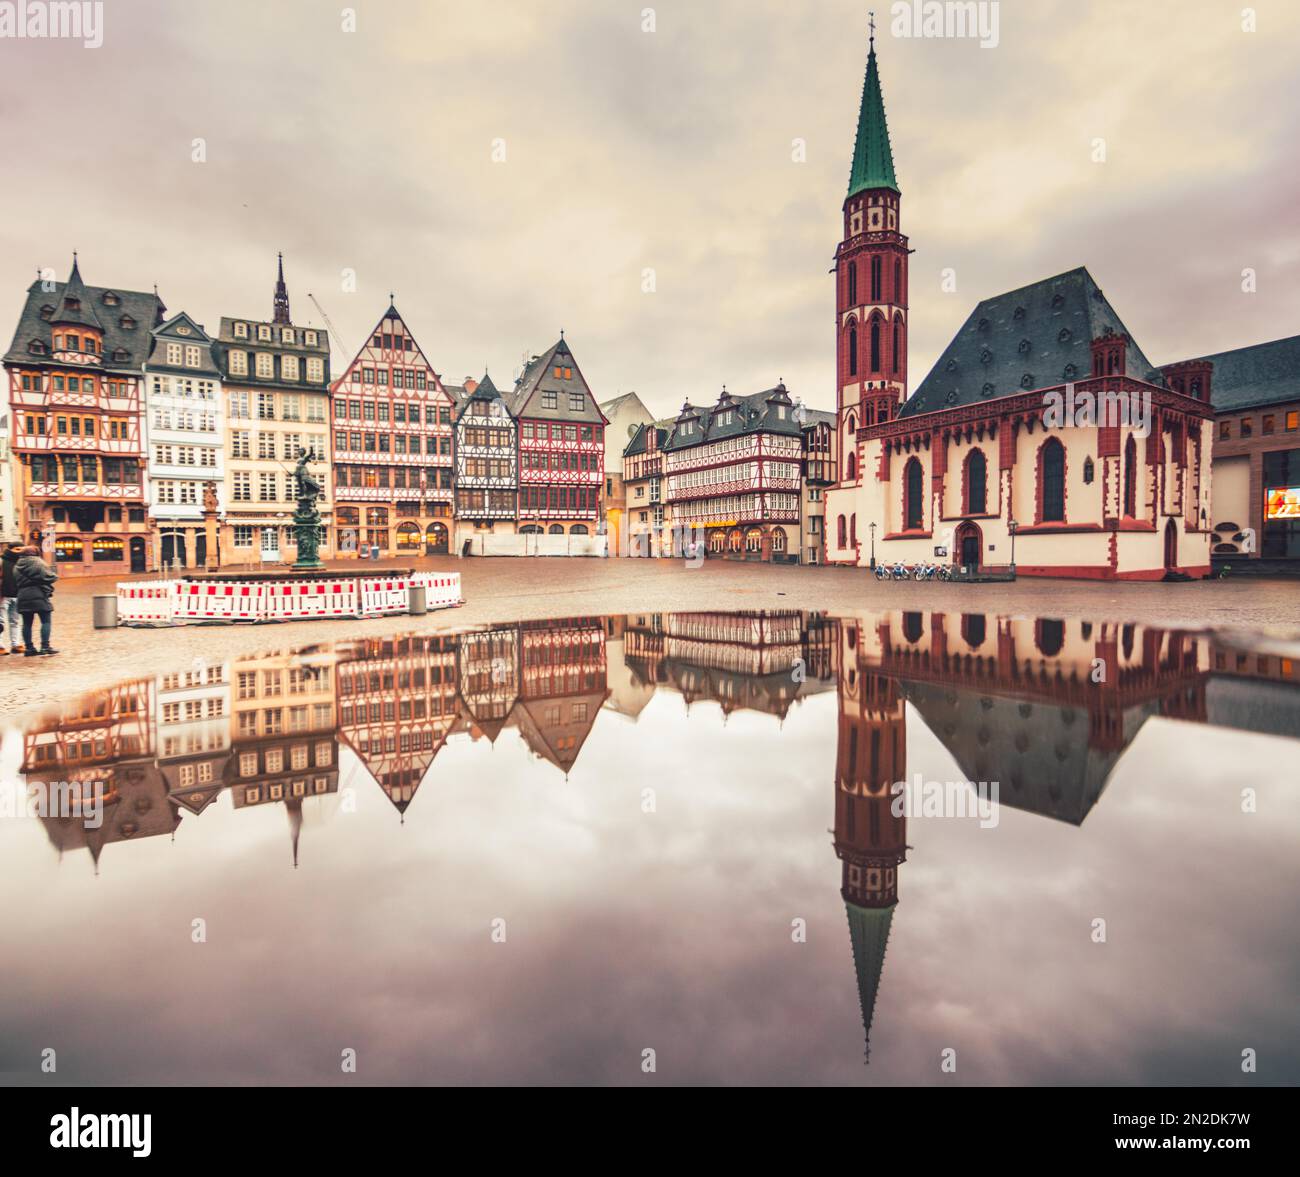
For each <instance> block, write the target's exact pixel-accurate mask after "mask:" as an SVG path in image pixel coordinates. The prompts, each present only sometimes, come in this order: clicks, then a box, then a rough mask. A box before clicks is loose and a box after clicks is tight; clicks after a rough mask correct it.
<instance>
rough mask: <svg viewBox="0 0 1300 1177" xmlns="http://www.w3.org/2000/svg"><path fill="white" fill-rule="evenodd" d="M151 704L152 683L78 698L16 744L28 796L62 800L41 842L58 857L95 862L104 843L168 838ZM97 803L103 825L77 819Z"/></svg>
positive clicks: (170, 820)
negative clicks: (80, 856) (72, 854)
mask: <svg viewBox="0 0 1300 1177" xmlns="http://www.w3.org/2000/svg"><path fill="white" fill-rule="evenodd" d="M155 747H156V744H155V699H154V683H153V680H152V679H134V680H132V681H130V682H124V683H119V684H118V685H117V686H114V687H112V688H110V689H108V690H105V691H96V692H94V693H93V694H89V695H83V696H82V697H81V698H80V699H77V700H76V701H75V702H73V703H70V704H68V705H66V706H65V707H63V708H62V709H60V710H59V711H58V712H56V714H55V716H54V718H53V721H52V722H50V723H48V724H45V725H41V726H39V727H36V728H33V729H29V730H28V731H27V732H26V733H25V735H24V737H23V766H22V770H23V772H24V774H25V775H26V779H27V787H28V790H29V793H34V792H36V791H37V790H38V789H39V790H41V791H43V792H44V794H45V795H46V796H58V795H60V794H62V795H63V796H65V797H66V798H67V799H68V802H69V804H68V805H67V806H66V807H65V808H64V810H63V811H62V812H49V811H48V810H47V811H46V814H45V816H43V818H42V821H43V824H44V826H45V832H46V835H47V836H48V837H49V839H50V842H51V844H52V845H53V846H54V847H55V848H56V849H57V850H58V852H59V855H60V857H62V855H63V853H64V852H65V851H71V850H80V849H82V848H83V847H84V848H85V849H87V850H88V851H89V852H90V856H91V858H92V860H93V861H94V863H95V867H96V872H97V873H98V867H99V859H100V855H101V853H102V852H103V849H104V847H105V846H106V845H107V844H108V843H110V842H124V841H131V840H134V839H138V838H147V837H152V836H154V835H157V834H170V833H172V832H173V831H174V830H175V829H176V826H177V824H178V823H179V821H180V818H179V815H178V814H177V813H176V810H175V809H174V808H173V807H172V806H171V805H169V804H168V802H167V788H166V784H165V782H164V780H163V776H162V774H161V773H160V772H159V771H158V768H157V764H156V762H155ZM96 796H98V797H99V798H102V803H103V815H102V821H101V822H99V824H97V825H95V824H94V822H93V819H92V820H91V821H90V822H87V821H86V820H84V819H83V812H82V802H83V801H84V802H85V803H86V804H88V805H92V806H93V804H94V799H95V797H96Z"/></svg>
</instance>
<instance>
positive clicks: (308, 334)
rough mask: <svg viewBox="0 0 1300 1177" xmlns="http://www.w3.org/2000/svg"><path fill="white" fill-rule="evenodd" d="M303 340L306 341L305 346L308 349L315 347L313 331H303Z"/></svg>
mask: <svg viewBox="0 0 1300 1177" xmlns="http://www.w3.org/2000/svg"><path fill="white" fill-rule="evenodd" d="M303 339H304V340H305V341H306V344H307V346H308V347H315V346H316V332H315V331H305V332H303Z"/></svg>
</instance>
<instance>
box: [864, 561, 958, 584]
mask: <svg viewBox="0 0 1300 1177" xmlns="http://www.w3.org/2000/svg"><path fill="white" fill-rule="evenodd" d="M876 579H877V580H956V579H957V573H956V570H955V569H954V568H953V567H952V565H951V564H904V563H903V562H902V561H901V560H900V561H899V562H898V563H897V564H877V565H876Z"/></svg>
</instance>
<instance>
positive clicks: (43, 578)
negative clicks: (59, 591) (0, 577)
mask: <svg viewBox="0 0 1300 1177" xmlns="http://www.w3.org/2000/svg"><path fill="white" fill-rule="evenodd" d="M58 578H59V575H58V573H57V572H55V571H54V569H53V568H51V567H50V566H49V565H48V564H47V563H45V561H44V560H42V559H41V555H40V549H39V548H24V549H23V554H22V556H21V558H20V559H19V561H18V564H17V565H16V566H15V568H14V579H15V581H16V583H17V585H18V612H19V614H20V616H21V617H22V619H23V644H24V645H25V646H26V647H27V650H26V654H27V657H28V658H33V657H35V656H36V655H37V654H57V653H58V650H55V649H53V648H51V646H50V630H51V628H52V625H53V614H54V604H53V597H54V582H55V581H56V580H58ZM37 616H39V617H40V619H41V648H40V649H39V650H38V649H37V648H36V646H35V645H34V644H33V642H32V624H33V622H35V620H36V618H37Z"/></svg>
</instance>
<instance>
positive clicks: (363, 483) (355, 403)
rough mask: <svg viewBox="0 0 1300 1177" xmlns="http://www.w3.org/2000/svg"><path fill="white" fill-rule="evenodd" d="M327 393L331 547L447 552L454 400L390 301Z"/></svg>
mask: <svg viewBox="0 0 1300 1177" xmlns="http://www.w3.org/2000/svg"><path fill="white" fill-rule="evenodd" d="M331 387H332V392H333V397H332V420H333V428H334V494H335V500H336V503H337V507H336V512H335V529H336V533H337V534H336V545H335V551H337V552H338V553H339V555H341V556H347V555H355V554H356V553H357V551H358V550H359V549H361V548H362V547H366V548H376V547H377V548H378V549H379V553H380V555H382V556H388V555H396V556H413V555H420V554H424V553H428V554H430V555H433V554H439V553H445V552H447V551H448V549H449V545H450V539H451V536H450V526H451V520H452V409H453V406H454V401H453V399H452V396H451V394H450V393H449V392H448V391H447V389H446V388H444V387H443V383H442V379H441V377H440V376H439V375H438V373H437V372H435V371H434V370H433V365H432V364H430V363H429V361H428V360H427V359H426V358H425V355H424V352H423V351H421V350H420V345H419V344H418V343H416V341H415V337H414V336H413V335H412V334H411V330H410V328H409V327H407V325H406V323H405V322H404V321H403V319H402V317H401V315H399V314H398V313H397V308H396V307H395V306H393V305H392V304H391V302H390V304H389V307H388V310H387V311H385V312H384V315H383V317H382V318H381V319H380V320H379V322H378V323H377V324H376V325H375V329H374V330H373V331H372V332H371V333H370V337H369V338H368V339H367V340H366V344H365V346H364V347H363V348H362V349H361V350H360V351H359V352H358V353H357V355H356V358H355V359H354V360H353V361H352V363H351V364H350V365H349V366H348V368H347V370H346V371H345V372H344V373H343V374H342V375H341V376H340V377H339V378H338V379H337V380H336V381H335V382H334V384H333V385H332V386H331Z"/></svg>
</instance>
